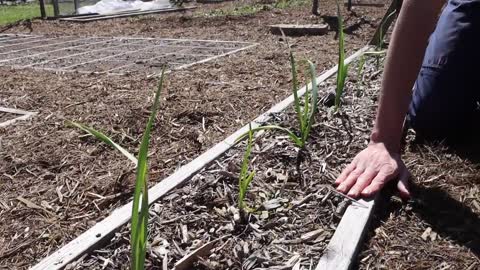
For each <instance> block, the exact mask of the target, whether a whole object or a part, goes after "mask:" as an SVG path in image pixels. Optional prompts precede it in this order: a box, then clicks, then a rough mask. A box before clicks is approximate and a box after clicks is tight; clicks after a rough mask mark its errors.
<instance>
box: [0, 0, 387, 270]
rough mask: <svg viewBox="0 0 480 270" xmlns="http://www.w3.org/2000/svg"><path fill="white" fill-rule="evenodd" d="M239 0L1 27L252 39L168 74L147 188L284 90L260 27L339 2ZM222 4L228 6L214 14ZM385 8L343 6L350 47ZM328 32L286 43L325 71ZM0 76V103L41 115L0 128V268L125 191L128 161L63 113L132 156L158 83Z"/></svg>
mask: <svg viewBox="0 0 480 270" xmlns="http://www.w3.org/2000/svg"><path fill="white" fill-rule="evenodd" d="M247 4H249V2H241V3H240V2H234V3H226V4H219V5H208V6H206V7H201V8H199V9H197V10H195V11H192V12H187V13H185V14H168V15H156V16H144V17H136V18H125V19H116V20H110V21H103V22H94V23H88V24H75V23H65V22H56V21H39V20H35V21H33V22H31V23H28V24H17V25H15V26H12V27H9V28H8V29H2V30H3V31H5V32H8V33H20V32H23V33H30V32H31V33H32V34H45V35H74V36H75V35H78V36H140V37H162V38H192V39H220V40H239V41H248V42H257V43H259V44H260V46H257V47H255V48H254V49H250V50H247V51H243V52H240V53H238V54H235V55H231V56H229V57H224V58H220V59H217V60H215V61H212V62H208V63H204V64H201V65H197V66H193V67H190V68H188V69H185V70H181V71H176V72H174V73H172V74H170V75H169V77H168V80H167V89H168V90H167V91H166V92H165V93H163V97H162V99H163V105H162V108H161V110H160V112H159V116H158V117H157V121H156V125H155V128H154V131H153V132H154V134H156V135H155V136H154V137H153V138H152V149H151V152H150V160H151V164H152V165H151V167H150V168H151V175H150V179H151V184H154V183H156V182H157V181H159V180H160V179H163V178H165V177H166V176H167V175H169V174H171V173H172V172H173V171H174V170H175V169H176V168H178V167H179V166H181V165H184V164H186V163H187V162H188V161H189V160H191V159H192V158H194V157H196V156H197V155H198V154H199V153H201V152H203V151H205V150H206V149H208V148H209V147H211V146H212V145H213V144H214V143H216V142H218V141H219V140H220V139H222V138H224V137H226V136H227V135H228V134H230V133H232V132H233V131H234V130H236V129H238V128H239V127H241V126H242V125H243V124H244V123H246V122H247V121H249V120H251V119H253V118H254V117H256V116H257V115H259V114H260V113H262V112H264V111H265V110H266V109H267V108H269V107H271V106H272V105H273V104H275V103H276V102H278V101H279V100H281V99H283V98H284V97H286V96H287V95H288V94H289V92H290V75H289V74H290V71H289V65H288V58H287V52H286V50H285V44H284V42H283V41H282V40H281V38H279V37H278V36H274V35H271V34H270V33H269V30H268V27H266V26H267V25H269V24H276V23H293V22H299V23H318V22H323V21H324V20H325V21H327V22H329V23H330V24H331V25H332V26H334V25H335V19H334V17H332V16H334V15H335V14H336V6H335V2H334V1H331V0H329V1H326V2H324V3H322V7H321V13H322V14H323V15H324V16H323V17H311V16H309V15H308V14H309V12H310V11H309V9H310V8H309V5H308V4H306V5H299V6H292V7H288V8H268V7H267V8H261V9H259V10H256V11H255V13H254V14H250V15H245V14H243V15H242V14H240V15H238V13H239V12H238V10H240V11H242V10H245V7H244V6H245V5H247ZM235 7H238V8H237V9H236V10H237V12H236V13H235V14H234V13H232V10H235ZM219 8H221V9H222V10H226V11H224V12H218V11H215V10H216V9H219ZM383 12H384V10H383V9H381V8H357V9H356V12H355V13H346V14H345V17H346V27H347V29H346V32H347V44H348V52H349V53H351V52H352V51H354V50H356V49H359V48H361V47H362V46H363V45H364V44H365V43H367V41H368V39H369V37H370V35H371V33H372V32H373V31H374V29H375V26H376V25H377V24H378V21H379V18H380V17H381V16H382V15H383ZM334 30H335V29H334V28H332V31H330V32H329V33H328V34H327V35H325V36H320V37H314V36H309V37H298V38H292V39H290V44H291V45H292V46H293V48H294V51H295V52H296V53H297V56H298V58H301V57H305V56H306V57H307V58H309V59H311V60H312V61H314V62H315V63H316V65H317V67H318V72H322V71H323V70H325V69H327V68H330V67H331V66H333V65H334V64H335V62H336V55H337V40H336V39H335V36H336V34H335V31H334ZM0 81H1V82H2V83H1V84H0V105H1V106H4V107H13V108H19V109H23V110H28V111H35V112H39V114H38V115H37V116H35V117H34V118H32V119H31V120H29V121H27V122H20V123H17V124H15V125H13V126H9V127H8V128H5V129H1V130H0V137H1V145H0V172H1V173H0V194H1V196H0V268H8V269H25V268H28V267H29V266H32V265H34V264H35V263H36V262H38V261H39V260H40V259H41V258H44V257H46V256H47V255H48V254H50V253H52V252H53V251H54V250H56V249H57V248H59V247H60V246H62V245H64V244H66V243H67V242H69V241H70V240H72V239H74V238H75V237H76V236H78V235H79V234H80V233H82V232H84V231H85V230H86V229H88V228H90V227H91V226H92V225H93V224H95V223H96V222H97V221H99V220H101V219H103V218H104V217H105V216H107V215H108V214H109V213H110V212H111V210H112V209H114V208H116V207H118V206H120V205H123V204H125V203H126V202H127V201H128V199H129V198H130V196H131V192H132V188H133V181H134V169H133V167H132V166H131V164H130V161H128V160H126V159H125V158H124V157H123V156H121V155H120V154H118V153H117V152H115V151H113V150H112V149H111V148H109V147H107V146H105V145H103V144H101V143H99V142H98V141H96V140H95V139H93V138H91V137H89V136H85V135H84V134H83V133H82V132H80V131H79V130H76V129H73V128H71V127H68V126H67V125H66V124H65V121H66V120H74V121H78V122H82V123H84V124H87V125H90V126H93V127H95V128H97V129H99V130H102V131H103V132H105V133H106V134H108V135H110V136H111V137H112V138H113V139H114V140H115V141H116V142H117V143H119V144H121V145H123V146H124V147H125V148H126V149H128V150H129V151H131V152H136V149H137V148H138V144H139V139H140V136H141V133H142V131H143V129H144V124H145V122H146V119H147V117H148V115H149V108H150V106H151V103H152V97H153V91H154V89H155V84H156V81H155V80H154V79H146V78H145V77H144V76H140V75H131V76H124V77H114V76H111V77H107V76H101V75H95V74H91V75H89V74H81V75H80V74H74V73H72V74H54V73H52V72H47V71H38V70H35V71H34V70H28V69H24V70H12V69H9V68H6V67H2V68H0Z"/></svg>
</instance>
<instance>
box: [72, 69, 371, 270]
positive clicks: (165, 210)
mask: <svg viewBox="0 0 480 270" xmlns="http://www.w3.org/2000/svg"><path fill="white" fill-rule="evenodd" d="M357 63H358V62H354V64H353V65H356V64H357ZM352 73H355V71H354V69H353V68H352ZM378 74H379V72H378V71H377V64H376V61H373V60H370V61H367V63H366V65H365V74H363V75H362V77H364V78H366V80H363V81H361V82H356V81H355V79H356V78H355V76H351V77H352V78H353V79H351V80H350V81H349V82H348V83H347V85H348V86H347V93H346V95H345V97H344V103H345V105H344V106H343V107H341V113H340V114H333V113H332V112H333V111H332V109H333V108H331V107H328V106H321V107H320V111H319V113H318V115H316V124H315V125H314V128H313V129H312V134H311V139H310V140H309V142H308V147H307V148H308V155H307V156H308V158H307V159H306V160H304V161H303V162H302V163H301V165H300V170H297V161H298V160H297V158H298V149H297V148H296V147H295V146H294V145H293V144H292V142H291V141H290V140H289V139H288V137H286V136H283V134H278V133H274V132H266V133H263V134H261V135H260V136H259V137H258V138H257V139H256V140H255V144H254V146H253V149H254V150H253V153H252V162H251V165H250V166H251V168H253V169H254V170H255V172H256V176H255V178H254V180H253V182H252V184H251V185H252V187H251V190H250V192H249V193H248V196H247V205H248V206H249V207H251V208H252V209H255V210H254V211H253V212H250V213H248V214H244V215H242V212H241V211H239V209H238V208H237V207H236V206H237V194H238V175H239V171H240V164H241V162H242V158H243V152H244V148H245V145H244V143H242V144H239V145H237V146H235V147H234V148H232V149H231V150H229V151H228V152H227V153H226V154H224V155H223V156H222V157H221V158H219V159H217V160H215V162H213V163H212V165H210V166H209V167H207V168H206V169H204V170H203V171H202V172H200V173H198V174H196V175H195V176H193V178H192V179H191V180H189V181H188V182H186V184H184V185H183V186H181V187H179V188H176V189H174V190H173V191H171V192H170V193H168V194H167V195H165V196H164V197H163V198H162V199H161V200H159V201H158V202H156V203H154V204H153V205H152V206H151V208H150V225H149V237H150V239H149V243H150V244H149V251H148V254H149V255H148V259H147V260H148V262H147V265H149V268H151V269H156V268H161V267H160V266H161V265H166V267H168V269H172V268H173V267H174V266H175V265H177V269H276V268H275V267H279V268H281V267H287V268H288V267H293V266H294V265H297V267H299V268H298V269H313V268H315V267H316V265H317V264H318V262H319V260H320V258H321V257H322V255H323V254H324V251H325V248H326V247H327V245H328V243H329V241H330V239H331V237H332V235H333V233H334V232H335V229H336V227H337V225H338V222H339V221H340V220H341V218H342V215H343V213H344V211H345V210H346V209H347V207H348V206H349V204H350V202H351V200H350V199H346V198H345V197H344V196H342V195H340V194H338V193H337V192H336V191H335V190H334V188H333V186H332V183H333V181H334V179H335V177H336V175H337V174H338V171H339V169H340V168H339V165H340V164H343V163H344V161H345V159H344V157H345V156H349V155H353V154H354V153H355V152H356V151H358V150H359V149H361V148H362V147H363V146H364V145H365V143H366V141H367V140H368V131H369V130H370V127H371V126H370V125H371V123H372V115H373V114H372V112H373V109H374V99H372V97H373V96H376V94H377V92H376V91H377V90H378V89H379V76H378ZM333 84H334V78H332V79H330V80H328V81H327V82H326V83H322V84H321V89H322V90H323V91H322V96H324V97H331V95H329V94H328V93H329V90H331V87H332V86H333ZM357 87H361V88H362V89H368V90H362V91H361V92H359V91H354V90H358V88H357ZM327 99H328V98H327ZM325 101H326V103H329V101H327V100H325ZM354 112H355V113H354ZM273 121H274V122H272V124H273V123H274V124H279V125H281V126H283V127H288V128H291V129H293V130H294V129H295V127H296V126H297V119H296V114H295V113H294V112H293V111H292V110H291V109H289V110H287V111H286V112H284V113H279V114H276V115H275V117H274V120H273ZM161 184H162V183H160V184H159V185H161ZM354 204H355V205H357V206H359V207H367V206H365V205H363V204H362V203H360V202H354ZM358 221H359V222H361V221H360V220H358ZM129 234H130V228H129V226H123V228H122V229H121V230H120V232H118V233H116V234H115V236H114V238H113V239H112V240H111V241H110V243H109V244H107V245H106V247H103V248H99V249H97V250H95V251H94V252H92V253H91V254H90V255H88V256H84V257H82V258H81V259H80V260H79V261H77V262H75V263H72V264H71V265H69V266H68V267H67V268H69V269H84V268H89V269H101V267H102V266H106V265H107V266H108V267H112V268H115V269H126V268H128V267H129V265H130V261H129V254H130V246H129V241H128V239H129ZM345 237H347V238H348V236H345ZM211 241H213V242H214V244H212V247H209V251H210V252H211V254H210V255H209V256H205V257H204V258H203V259H200V260H195V263H194V264H193V266H192V265H190V264H186V265H183V264H180V265H178V263H179V261H181V260H182V258H185V257H189V256H191V253H192V252H193V251H194V250H196V249H198V248H200V247H201V246H203V245H205V244H206V243H210V242H211ZM351 241H355V239H353V238H352V239H351ZM210 252H209V253H210ZM344 255H345V256H350V255H353V254H344Z"/></svg>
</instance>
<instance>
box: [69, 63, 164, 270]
mask: <svg viewBox="0 0 480 270" xmlns="http://www.w3.org/2000/svg"><path fill="white" fill-rule="evenodd" d="M164 76H165V68H164V69H163V71H162V76H161V78H160V81H159V83H158V88H157V91H156V93H155V99H154V103H153V107H152V112H151V114H150V117H149V119H148V122H147V126H146V128H145V131H144V133H143V137H142V142H141V144H140V151H139V153H138V161H137V159H136V158H135V157H134V156H133V155H132V154H130V153H129V152H128V151H127V150H125V149H124V148H123V147H121V146H120V145H118V144H117V143H115V142H114V141H113V140H112V139H110V138H109V137H107V136H106V135H105V134H103V133H101V132H99V131H97V130H95V129H93V128H90V127H87V126H85V125H83V124H79V123H74V122H68V123H69V124H70V125H72V126H74V127H77V128H79V129H81V130H83V131H85V132H87V133H89V134H91V135H93V136H95V137H96V138H98V139H99V140H101V141H103V142H104V143H106V144H108V145H110V146H112V147H114V148H115V149H117V150H119V151H120V152H121V153H122V154H124V155H125V156H126V157H127V158H128V159H130V160H131V161H132V162H134V163H135V164H136V165H137V171H136V182H135V191H134V194H133V206H132V221H131V223H132V232H131V239H130V244H131V246H132V269H133V270H143V269H144V268H145V256H146V248H147V233H148V230H147V226H148V181H147V180H148V176H147V172H148V147H149V144H150V131H151V130H152V126H153V123H154V121H155V117H156V115H157V111H158V107H159V105H160V93H161V91H162V88H163V81H164Z"/></svg>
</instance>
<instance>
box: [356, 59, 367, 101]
mask: <svg viewBox="0 0 480 270" xmlns="http://www.w3.org/2000/svg"><path fill="white" fill-rule="evenodd" d="M365 61H366V59H365V55H362V56H361V57H360V60H359V61H358V67H357V85H356V88H357V96H360V84H361V83H362V82H363V69H364V67H365Z"/></svg>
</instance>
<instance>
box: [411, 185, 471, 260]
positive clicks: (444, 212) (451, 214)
mask: <svg viewBox="0 0 480 270" xmlns="http://www.w3.org/2000/svg"><path fill="white" fill-rule="evenodd" d="M409 204H410V205H411V206H412V211H413V212H415V213H417V214H418V215H419V216H420V218H421V219H423V220H424V221H426V222H427V223H429V224H430V225H431V227H432V229H433V231H435V232H437V233H438V234H439V235H440V236H442V237H443V238H449V239H452V240H453V241H455V242H456V243H458V244H460V245H462V246H465V247H467V248H469V249H470V251H472V253H474V254H475V256H477V257H479V258H480V218H479V216H478V215H476V214H475V213H474V212H473V211H472V209H471V208H470V207H468V206H466V205H464V204H463V203H461V202H459V201H457V200H455V199H453V198H451V197H450V196H449V195H448V194H447V193H446V192H445V191H443V190H442V189H440V188H436V187H435V188H424V187H415V188H414V191H413V199H412V200H411V202H409Z"/></svg>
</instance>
